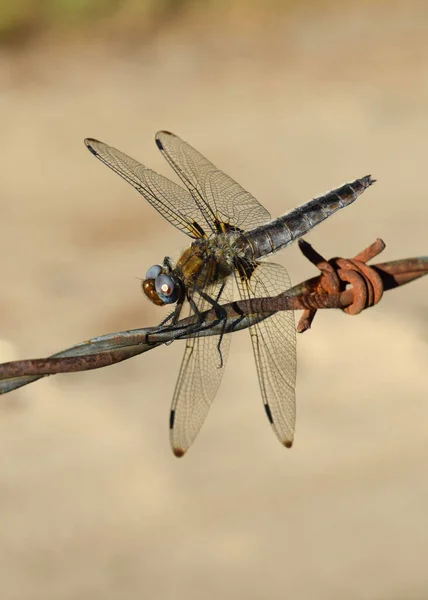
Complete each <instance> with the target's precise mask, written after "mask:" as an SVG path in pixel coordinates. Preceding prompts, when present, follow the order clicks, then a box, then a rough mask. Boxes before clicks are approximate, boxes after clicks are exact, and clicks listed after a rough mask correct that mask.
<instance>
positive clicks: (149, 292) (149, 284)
mask: <svg viewBox="0 0 428 600" xmlns="http://www.w3.org/2000/svg"><path fill="white" fill-rule="evenodd" d="M142 287H143V292H144V293H145V294H146V296H147V298H148V299H149V300H151V301H152V302H153V304H156V305H157V306H164V304H165V302H164V301H163V300H161V299H160V298H159V296H158V293H157V291H156V288H155V280H154V279H146V280H145V281H143V284H142Z"/></svg>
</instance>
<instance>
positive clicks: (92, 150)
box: [85, 138, 98, 156]
mask: <svg viewBox="0 0 428 600" xmlns="http://www.w3.org/2000/svg"><path fill="white" fill-rule="evenodd" d="M92 142H98V140H94V139H93V138H86V140H85V145H86V147H87V149H88V150H89V152H91V153H92V154H93V155H94V156H98V152H97V151H96V150H95V148H93V147H92V146H91V143H92Z"/></svg>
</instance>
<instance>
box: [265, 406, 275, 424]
mask: <svg viewBox="0 0 428 600" xmlns="http://www.w3.org/2000/svg"><path fill="white" fill-rule="evenodd" d="M264 407H265V411H266V415H267V418H268V419H269V423H270V424H271V425H273V419H272V413H271V412H270V407H269V404H265V405H264Z"/></svg>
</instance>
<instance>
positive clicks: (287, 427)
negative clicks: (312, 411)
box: [235, 263, 296, 448]
mask: <svg viewBox="0 0 428 600" xmlns="http://www.w3.org/2000/svg"><path fill="white" fill-rule="evenodd" d="M253 267H255V270H254V271H253V273H252V275H251V277H250V278H249V279H248V278H246V277H245V276H242V277H240V276H239V274H238V272H236V275H235V278H236V282H237V285H238V289H239V293H240V295H241V297H242V298H244V299H249V298H260V297H265V296H276V295H277V294H279V293H280V292H283V291H284V290H286V289H288V288H289V287H290V279H289V277H288V273H287V271H286V270H285V268H284V267H283V266H282V265H277V264H274V263H254V265H253ZM241 272H242V273H243V272H244V271H242V270H241ZM247 273H248V269H247ZM249 331H250V336H251V342H252V345H253V351H254V357H255V359H256V365H257V373H258V376H259V383H260V390H261V393H262V399H263V404H264V407H265V411H266V415H267V417H268V419H269V422H270V424H271V425H272V427H273V430H274V432H275V434H276V436H277V438H278V439H279V441H280V442H281V444H283V445H284V446H286V447H287V448H290V447H291V445H292V443H293V437H294V426H295V420H296V399H295V385H296V330H295V326H294V313H293V311H280V312H277V313H275V314H274V315H273V316H272V317H269V318H268V319H266V320H264V321H261V322H260V323H257V324H255V325H252V326H251V327H250V328H249Z"/></svg>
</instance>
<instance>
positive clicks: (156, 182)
mask: <svg viewBox="0 0 428 600" xmlns="http://www.w3.org/2000/svg"><path fill="white" fill-rule="evenodd" d="M85 144H86V146H87V147H88V149H89V150H90V152H92V154H93V155H94V156H96V157H97V158H98V159H99V160H100V161H101V162H103V163H104V164H105V165H107V166H108V167H110V169H112V170H113V171H114V172H115V173H117V174H118V175H120V177H122V178H123V179H125V181H127V182H128V183H130V184H131V185H132V187H133V188H135V189H136V190H137V192H140V194H141V195H142V196H143V197H144V198H145V199H146V200H147V202H149V203H150V204H151V205H152V206H153V207H154V208H155V209H156V210H157V211H158V212H159V213H160V214H161V215H162V216H163V217H164V218H165V219H166V220H167V221H169V222H170V223H171V224H172V225H174V226H175V227H177V228H178V229H180V230H181V231H183V232H184V233H186V234H187V235H188V236H190V237H192V238H199V237H203V236H204V235H205V232H204V230H203V229H202V227H201V224H202V223H205V217H204V215H203V214H202V213H201V211H200V210H199V208H198V206H197V204H196V203H195V200H194V198H193V197H192V195H191V194H190V193H189V192H188V191H187V190H185V189H184V188H182V187H181V186H180V185H177V184H176V183H174V182H173V181H170V180H169V179H167V178H166V177H163V176H162V175H159V174H158V173H156V172H155V171H152V170H151V169H148V168H147V167H145V166H144V165H142V164H140V163H139V162H137V161H136V160H134V159H133V158H131V157H130V156H127V155H126V154H124V153H123V152H121V151H120V150H117V149H116V148H113V147H112V146H108V145H107V144H104V143H103V142H99V141H98V140H94V139H92V138H87V139H86V140H85Z"/></svg>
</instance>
